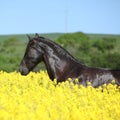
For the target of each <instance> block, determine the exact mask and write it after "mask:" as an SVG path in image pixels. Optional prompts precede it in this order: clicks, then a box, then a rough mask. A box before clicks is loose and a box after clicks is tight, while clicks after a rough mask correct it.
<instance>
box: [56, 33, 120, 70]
mask: <svg viewBox="0 0 120 120" xmlns="http://www.w3.org/2000/svg"><path fill="white" fill-rule="evenodd" d="M92 38H93V36H92ZM57 42H58V43H59V44H62V45H63V46H64V47H65V48H66V49H67V50H68V51H69V52H70V53H71V54H72V55H73V56H75V57H76V58H77V59H78V60H79V61H81V62H83V63H84V64H87V65H89V66H93V67H105V68H114V69H120V54H119V53H118V52H119V50H118V49H117V50H116V46H117V44H116V43H117V39H116V38H115V37H110V36H107V37H104V36H103V37H96V38H94V40H92V39H91V38H90V36H89V35H86V34H84V33H81V32H78V33H73V34H65V35H63V36H61V37H59V39H57Z"/></svg>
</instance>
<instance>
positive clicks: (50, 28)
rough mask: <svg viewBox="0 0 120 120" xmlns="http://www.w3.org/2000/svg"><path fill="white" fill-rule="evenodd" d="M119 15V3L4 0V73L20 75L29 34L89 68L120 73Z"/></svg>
mask: <svg viewBox="0 0 120 120" xmlns="http://www.w3.org/2000/svg"><path fill="white" fill-rule="evenodd" d="M119 11H120V1H119V0H98V1H96V0H84V1H82V0H70V1H68V0H61V1H58V0H51V1H49V0H44V1H43V0H11V1H9V0H1V2H0V16H1V18H0V70H4V71H7V72H11V71H18V69H19V64H20V61H21V59H22V57H23V55H24V52H25V48H26V45H27V42H28V39H27V37H26V34H30V35H31V36H33V34H34V33H39V34H40V35H41V36H43V37H47V38H49V39H51V40H54V41H55V42H57V43H58V44H60V45H61V46H63V47H64V48H65V49H67V50H68V52H70V53H71V54H72V55H73V56H74V57H75V58H76V59H77V60H78V61H81V62H83V63H84V64H86V65H89V66H93V67H105V68H112V69H120V53H119V51H120V22H119V21H120V14H119ZM40 68H41V69H45V66H44V65H43V64H42V65H41V64H40V65H38V67H36V69H35V71H39V70H40Z"/></svg>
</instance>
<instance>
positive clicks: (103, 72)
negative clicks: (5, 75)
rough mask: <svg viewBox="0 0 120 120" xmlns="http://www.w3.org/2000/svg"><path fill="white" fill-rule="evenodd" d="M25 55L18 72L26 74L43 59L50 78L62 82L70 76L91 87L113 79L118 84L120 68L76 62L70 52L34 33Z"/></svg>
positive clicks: (119, 82)
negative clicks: (91, 65)
mask: <svg viewBox="0 0 120 120" xmlns="http://www.w3.org/2000/svg"><path fill="white" fill-rule="evenodd" d="M28 38H29V43H28V45H27V48H26V52H25V55H24V57H23V60H22V61H21V64H20V73H21V74H22V75H27V74H28V73H29V72H30V71H31V70H33V68H34V67H35V66H36V65H37V64H38V63H40V62H41V61H43V62H44V63H45V66H46V69H47V72H48V75H49V77H50V79H51V80H54V79H55V78H56V79H57V82H62V81H65V80H67V79H68V78H72V80H73V82H74V81H75V79H76V78H78V82H79V84H82V85H84V86H87V83H88V82H91V84H92V86H93V87H98V86H101V85H102V84H108V83H111V82H112V80H115V83H116V84H117V85H120V70H110V69H103V68H92V67H88V66H86V65H84V64H82V63H80V62H78V61H77V60H76V59H75V58H74V57H73V56H72V55H71V54H70V53H68V52H67V51H66V50H65V49H64V48H62V47H61V46H60V45H58V44H56V43H55V42H53V41H51V40H49V39H46V38H44V37H40V36H39V35H38V34H35V37H33V38H31V37H30V36H29V35H28Z"/></svg>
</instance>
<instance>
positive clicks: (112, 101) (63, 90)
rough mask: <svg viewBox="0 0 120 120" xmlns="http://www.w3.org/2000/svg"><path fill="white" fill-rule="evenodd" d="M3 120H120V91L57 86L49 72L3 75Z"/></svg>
mask: <svg viewBox="0 0 120 120" xmlns="http://www.w3.org/2000/svg"><path fill="white" fill-rule="evenodd" d="M0 120H120V88H117V87H116V85H111V84H109V85H108V86H106V85H104V88H103V90H102V88H101V87H99V88H96V89H95V88H93V87H91V86H90V85H89V86H88V87H87V88H85V87H83V86H78V85H77V84H76V85H74V84H73V83H72V82H69V81H66V82H63V83H59V84H58V85H56V81H54V82H52V81H51V80H50V79H49V78H48V75H47V73H46V71H41V72H39V73H34V72H31V73H30V74H29V75H27V76H21V75H20V73H17V72H11V73H7V72H3V71H1V72H0Z"/></svg>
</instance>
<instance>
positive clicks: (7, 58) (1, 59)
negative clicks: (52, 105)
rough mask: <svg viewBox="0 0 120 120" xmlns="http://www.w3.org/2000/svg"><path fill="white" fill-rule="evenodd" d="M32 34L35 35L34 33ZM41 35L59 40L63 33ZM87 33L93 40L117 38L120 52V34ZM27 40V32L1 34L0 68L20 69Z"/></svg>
mask: <svg viewBox="0 0 120 120" xmlns="http://www.w3.org/2000/svg"><path fill="white" fill-rule="evenodd" d="M30 35H31V36H34V35H33V34H30ZM40 35H41V36H43V37H46V38H49V39H51V40H57V39H58V38H59V37H60V36H61V35H63V33H51V34H40ZM87 35H88V37H89V39H90V40H93V41H94V40H96V39H101V38H103V37H108V38H115V39H116V40H117V41H116V48H115V49H114V51H116V52H119V49H120V35H106V34H87ZM27 42H28V38H27V36H26V34H18V35H17V34H16V35H0V70H4V71H14V70H17V71H18V69H19V64H20V61H21V59H22V57H23V55H24V52H25V48H26V45H27ZM72 49H73V48H72ZM74 49H75V48H74ZM73 56H74V55H73ZM42 66H43V65H42ZM39 68H41V65H40V66H38V67H36V70H38V69H39ZM42 68H44V67H42Z"/></svg>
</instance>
